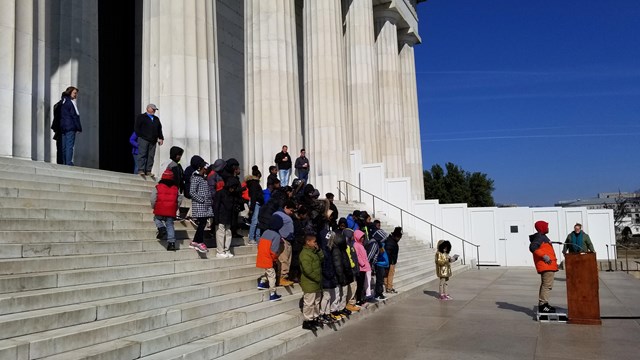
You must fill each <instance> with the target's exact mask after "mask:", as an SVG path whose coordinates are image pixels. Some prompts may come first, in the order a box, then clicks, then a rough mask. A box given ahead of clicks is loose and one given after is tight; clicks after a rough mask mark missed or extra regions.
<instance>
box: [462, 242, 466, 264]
mask: <svg viewBox="0 0 640 360" xmlns="http://www.w3.org/2000/svg"><path fill="white" fill-rule="evenodd" d="M462 261H464V263H463V265H467V255H466V252H465V251H464V241H463V242H462Z"/></svg>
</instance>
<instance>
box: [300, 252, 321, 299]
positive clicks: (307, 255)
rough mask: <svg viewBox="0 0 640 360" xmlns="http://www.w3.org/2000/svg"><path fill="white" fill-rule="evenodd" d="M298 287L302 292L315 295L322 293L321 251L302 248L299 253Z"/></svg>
mask: <svg viewBox="0 0 640 360" xmlns="http://www.w3.org/2000/svg"><path fill="white" fill-rule="evenodd" d="M299 259H300V270H301V273H302V274H301V276H300V287H301V288H302V292H304V293H306V294H309V293H317V292H321V291H322V262H323V261H324V253H323V252H322V250H320V249H318V250H316V249H312V248H310V247H306V246H305V247H303V248H302V251H301V252H300V256H299Z"/></svg>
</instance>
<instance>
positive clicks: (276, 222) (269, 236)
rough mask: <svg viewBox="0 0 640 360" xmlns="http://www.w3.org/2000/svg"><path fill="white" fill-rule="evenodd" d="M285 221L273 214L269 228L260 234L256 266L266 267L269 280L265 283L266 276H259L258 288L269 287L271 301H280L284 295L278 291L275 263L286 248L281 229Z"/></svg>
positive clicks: (264, 288)
mask: <svg viewBox="0 0 640 360" xmlns="http://www.w3.org/2000/svg"><path fill="white" fill-rule="evenodd" d="M283 224H284V222H283V220H282V218H281V217H280V216H278V215H272V216H271V220H270V221H269V228H268V229H267V230H266V231H265V232H264V233H263V234H262V235H261V236H260V240H259V241H258V256H257V257H256V267H258V268H260V269H265V276H266V278H267V280H268V282H269V285H268V286H267V285H266V284H265V282H266V281H265V280H264V277H263V276H261V277H260V278H258V289H259V290H266V289H269V301H278V300H280V298H281V297H282V296H280V295H278V294H277V293H276V270H275V264H276V263H277V261H278V257H279V256H280V254H281V253H282V250H283V248H284V246H283V244H282V238H281V237H280V233H279V231H280V229H281V228H282V226H283Z"/></svg>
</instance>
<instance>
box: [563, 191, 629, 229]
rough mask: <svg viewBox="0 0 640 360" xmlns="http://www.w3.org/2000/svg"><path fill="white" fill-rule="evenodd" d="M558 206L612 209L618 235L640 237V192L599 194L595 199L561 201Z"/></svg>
mask: <svg viewBox="0 0 640 360" xmlns="http://www.w3.org/2000/svg"><path fill="white" fill-rule="evenodd" d="M556 206H560V207H586V208H587V209H612V210H613V214H614V218H615V229H616V234H618V235H620V236H622V237H625V236H627V237H628V236H631V235H640V191H636V192H624V193H623V192H617V193H599V194H598V197H595V198H590V199H579V200H563V201H559V202H558V203H557V204H556Z"/></svg>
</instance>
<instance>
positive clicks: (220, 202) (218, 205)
mask: <svg viewBox="0 0 640 360" xmlns="http://www.w3.org/2000/svg"><path fill="white" fill-rule="evenodd" d="M233 201H234V200H233V194H232V193H231V192H230V191H229V189H228V188H226V187H225V188H224V189H222V190H220V191H217V192H216V194H215V195H214V196H213V216H214V220H215V223H216V224H224V225H231V220H232V217H233Z"/></svg>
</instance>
